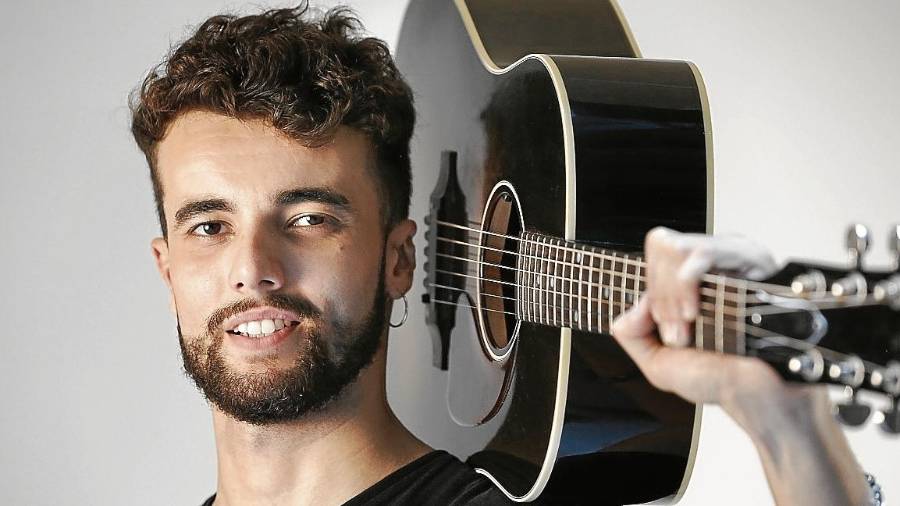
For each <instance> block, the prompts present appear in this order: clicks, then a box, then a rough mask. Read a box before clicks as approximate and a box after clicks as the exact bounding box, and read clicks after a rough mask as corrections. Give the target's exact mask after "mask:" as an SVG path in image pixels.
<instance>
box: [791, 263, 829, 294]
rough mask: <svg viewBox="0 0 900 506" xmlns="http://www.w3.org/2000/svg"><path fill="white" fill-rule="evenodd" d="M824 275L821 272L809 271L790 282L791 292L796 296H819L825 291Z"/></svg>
mask: <svg viewBox="0 0 900 506" xmlns="http://www.w3.org/2000/svg"><path fill="white" fill-rule="evenodd" d="M826 286H827V285H826V281H825V275H824V274H822V271H819V270H816V269H810V270H809V271H808V272H806V273H805V274H800V275H799V276H797V277H795V278H794V280H793V281H791V291H792V292H794V293H795V294H796V295H819V294H821V293H824V292H825V289H826Z"/></svg>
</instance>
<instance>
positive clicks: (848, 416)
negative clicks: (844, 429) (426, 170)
mask: <svg viewBox="0 0 900 506" xmlns="http://www.w3.org/2000/svg"><path fill="white" fill-rule="evenodd" d="M828 377H829V378H830V379H831V380H832V381H835V382H838V383H842V384H844V385H846V386H845V391H846V393H847V400H846V401H844V402H841V403H838V404H837V406H836V409H835V411H836V413H835V414H836V416H837V418H838V420H840V421H841V423H843V424H844V425H849V426H851V427H858V426H860V425H862V424H864V423H865V422H866V420H868V419H869V415H870V414H871V413H872V408H871V407H870V406H868V405H866V404H863V403H861V402H859V399H857V397H856V388H857V387H859V386H860V385H862V384H863V381H865V378H866V366H865V364H864V363H863V361H862V359H861V358H859V357H857V356H849V357H847V358H846V359H845V360H841V361H840V362H833V363H831V364H830V365H829V366H828Z"/></svg>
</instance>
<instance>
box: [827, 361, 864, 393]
mask: <svg viewBox="0 0 900 506" xmlns="http://www.w3.org/2000/svg"><path fill="white" fill-rule="evenodd" d="M828 377H829V378H831V379H832V380H834V381H836V382H839V383H842V384H844V385H846V386H848V387H852V388H856V387H858V386H860V385H862V383H863V381H864V380H865V379H866V365H865V364H864V363H863V361H862V359H861V358H859V357H857V356H855V355H850V356H848V357H847V358H846V359H844V360H841V361H840V362H834V363H832V364H830V365H829V366H828Z"/></svg>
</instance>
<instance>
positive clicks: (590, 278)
mask: <svg viewBox="0 0 900 506" xmlns="http://www.w3.org/2000/svg"><path fill="white" fill-rule="evenodd" d="M587 256H588V257H590V259H591V260H590V261H589V262H588V290H587V292H588V299H587V325H588V332H591V331H592V329H591V320H592V319H593V311H591V309H592V308H593V306H594V283H593V281H594V259H595V258H596V256H595V255H593V254H588V255H587ZM601 330H602V329H600V328H599V326H598V328H597V331H598V332H599V331H601Z"/></svg>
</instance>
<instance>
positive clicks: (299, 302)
mask: <svg viewBox="0 0 900 506" xmlns="http://www.w3.org/2000/svg"><path fill="white" fill-rule="evenodd" d="M263 306H271V307H274V308H277V309H283V310H285V311H293V312H294V313H297V316H299V317H301V318H309V319H311V320H314V321H318V320H319V319H320V318H321V317H322V310H320V309H319V308H318V307H316V305H315V304H313V303H312V302H310V301H309V299H307V298H306V297H300V296H294V295H286V294H272V295H268V296H266V297H264V298H262V299H241V300H239V301H236V302H233V303H231V304H229V305H227V306H225V307H222V308H219V309H217V310H216V311H215V312H213V314H211V315H210V316H209V318H208V319H207V323H206V331H207V332H208V334H209V335H211V336H212V335H216V334H217V333H218V331H219V330H220V329H221V327H222V322H224V321H225V320H227V319H228V318H231V317H232V316H234V315H236V314H238V313H243V312H244V311H247V310H250V309H253V308H257V307H263Z"/></svg>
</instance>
